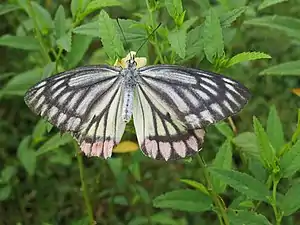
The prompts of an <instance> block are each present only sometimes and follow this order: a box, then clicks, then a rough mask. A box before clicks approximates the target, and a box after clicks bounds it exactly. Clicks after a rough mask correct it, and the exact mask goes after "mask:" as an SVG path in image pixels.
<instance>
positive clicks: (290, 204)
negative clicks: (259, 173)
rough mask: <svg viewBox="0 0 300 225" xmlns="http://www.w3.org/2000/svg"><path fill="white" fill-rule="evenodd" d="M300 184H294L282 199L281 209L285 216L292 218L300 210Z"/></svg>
mask: <svg viewBox="0 0 300 225" xmlns="http://www.w3.org/2000/svg"><path fill="white" fill-rule="evenodd" d="M299 196H300V183H296V184H293V186H292V187H291V188H290V189H289V190H288V191H287V193H286V194H285V196H284V197H283V199H282V202H281V204H280V205H279V207H280V208H281V209H282V211H283V213H284V215H285V216H290V215H292V214H293V213H294V212H296V211H297V210H298V209H299V208H300V198H299Z"/></svg>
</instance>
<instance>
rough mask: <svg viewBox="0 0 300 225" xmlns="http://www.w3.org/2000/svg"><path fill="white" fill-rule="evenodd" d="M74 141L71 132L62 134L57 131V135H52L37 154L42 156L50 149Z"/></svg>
mask: <svg viewBox="0 0 300 225" xmlns="http://www.w3.org/2000/svg"><path fill="white" fill-rule="evenodd" d="M71 141H73V138H72V136H71V135H69V134H65V135H62V136H61V134H60V133H57V134H56V135H54V136H52V137H51V138H50V139H49V140H48V141H46V142H45V143H44V144H43V145H42V146H41V147H40V148H39V149H38V151H37V152H36V156H40V155H42V154H45V153H47V152H49V151H52V150H55V149H57V148H58V147H59V146H62V145H65V144H67V143H70V142H71Z"/></svg>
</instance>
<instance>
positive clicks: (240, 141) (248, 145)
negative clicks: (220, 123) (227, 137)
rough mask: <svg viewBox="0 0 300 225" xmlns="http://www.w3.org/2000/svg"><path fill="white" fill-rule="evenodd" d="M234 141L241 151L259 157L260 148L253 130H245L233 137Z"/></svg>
mask: <svg viewBox="0 0 300 225" xmlns="http://www.w3.org/2000/svg"><path fill="white" fill-rule="evenodd" d="M233 143H234V144H235V145H236V146H238V147H240V148H241V151H242V152H244V153H246V154H247V155H249V156H254V157H255V158H259V155H260V153H259V148H258V147H257V144H256V143H257V138H256V136H255V134H254V133H252V132H244V133H241V134H239V135H237V136H236V137H235V138H234V139H233Z"/></svg>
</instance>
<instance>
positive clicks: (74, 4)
mask: <svg viewBox="0 0 300 225" xmlns="http://www.w3.org/2000/svg"><path fill="white" fill-rule="evenodd" d="M82 9H83V1H82V0H72V1H71V13H72V17H73V18H75V17H77V14H78V13H79V12H80V11H82Z"/></svg>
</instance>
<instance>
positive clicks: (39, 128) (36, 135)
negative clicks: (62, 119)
mask: <svg viewBox="0 0 300 225" xmlns="http://www.w3.org/2000/svg"><path fill="white" fill-rule="evenodd" d="M47 123H48V122H47V121H46V120H44V119H40V120H39V121H38V123H37V124H36V125H35V128H34V130H33V132H32V139H33V142H40V141H42V140H43V139H44V135H45V133H46V132H47Z"/></svg>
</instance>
